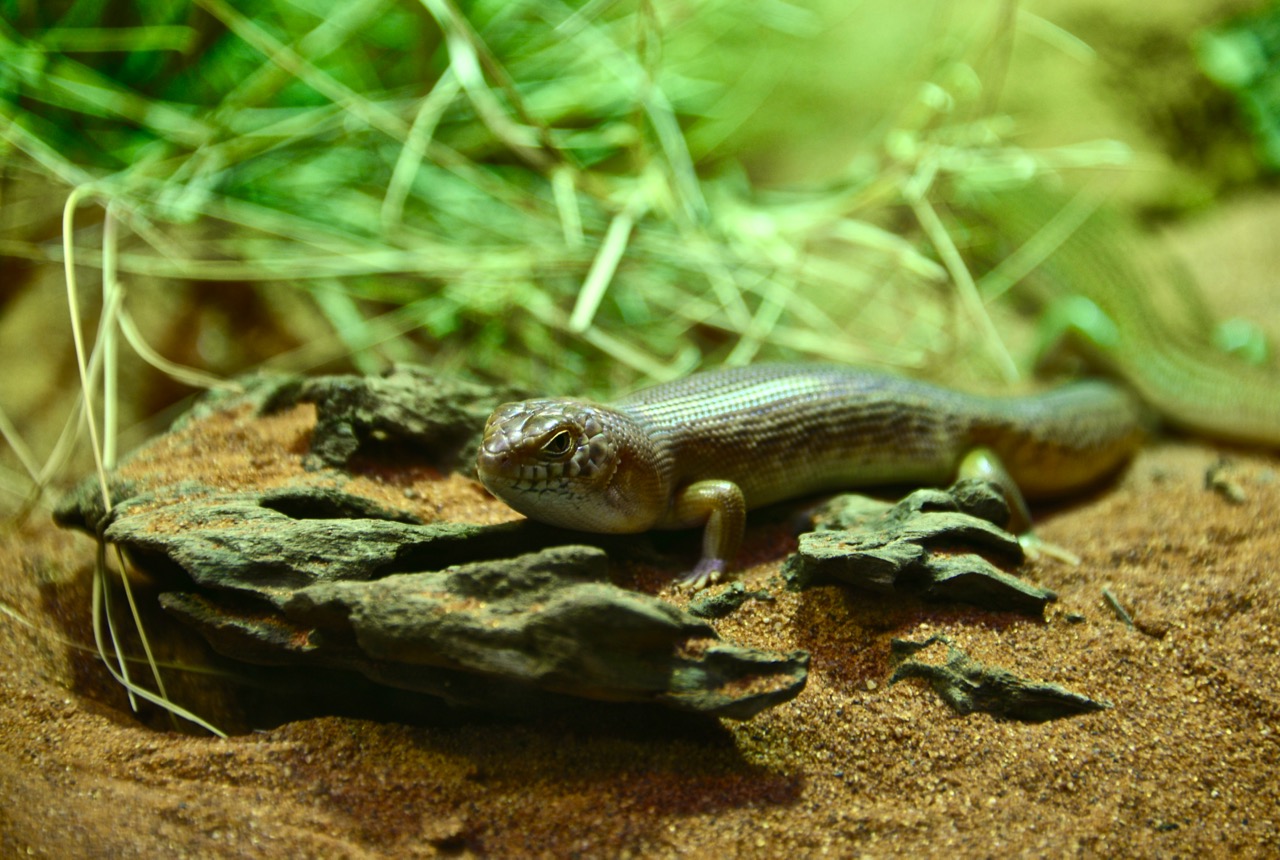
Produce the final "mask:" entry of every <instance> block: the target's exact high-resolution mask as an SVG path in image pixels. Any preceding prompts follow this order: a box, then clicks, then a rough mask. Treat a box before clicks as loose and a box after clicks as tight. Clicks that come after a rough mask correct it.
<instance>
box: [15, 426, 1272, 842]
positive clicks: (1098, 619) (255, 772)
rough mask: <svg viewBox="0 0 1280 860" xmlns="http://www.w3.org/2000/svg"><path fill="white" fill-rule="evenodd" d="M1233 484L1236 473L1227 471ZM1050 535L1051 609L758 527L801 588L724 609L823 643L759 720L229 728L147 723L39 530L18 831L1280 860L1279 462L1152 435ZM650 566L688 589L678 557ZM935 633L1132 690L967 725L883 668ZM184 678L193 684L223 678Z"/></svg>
mask: <svg viewBox="0 0 1280 860" xmlns="http://www.w3.org/2000/svg"><path fill="white" fill-rule="evenodd" d="M288 456H295V455H292V454H290V455H288ZM1224 457H1225V458H1227V459H1226V463H1225V465H1224V464H1223V463H1222V460H1223V458H1224ZM1209 473H1212V474H1215V475H1218V476H1220V477H1221V478H1222V481H1221V483H1223V484H1224V485H1226V486H1230V487H1234V490H1232V489H1225V488H1223V487H1218V488H1210V487H1207V486H1206V474H1209ZM1235 491H1239V495H1240V496H1242V497H1243V498H1242V499H1237V500H1232V498H1230V497H1231V496H1233V495H1236V492H1235ZM440 492H442V493H445V492H467V488H464V487H460V486H459V483H458V482H457V481H456V480H454V481H449V482H441V486H440ZM473 498H474V495H473ZM495 504H496V503H495ZM1040 523H1041V527H1040V528H1041V531H1042V533H1043V536H1044V537H1045V538H1047V539H1048V540H1051V541H1053V542H1056V543H1059V544H1062V545H1064V546H1067V547H1070V548H1071V549H1073V550H1075V551H1076V552H1077V553H1079V554H1080V555H1081V556H1082V558H1083V562H1082V563H1081V564H1080V565H1079V566H1078V567H1069V566H1066V565H1063V564H1061V563H1057V562H1052V561H1042V562H1035V563H1033V564H1032V565H1031V566H1030V567H1028V568H1027V569H1026V571H1025V575H1026V576H1027V577H1028V578H1030V579H1032V580H1034V581H1036V582H1039V583H1041V584H1044V585H1047V586H1049V587H1051V588H1053V589H1055V590H1056V591H1058V592H1059V594H1060V600H1059V601H1058V603H1056V604H1054V605H1053V606H1052V607H1051V608H1050V610H1049V611H1048V612H1047V613H1046V615H1045V618H1044V620H1043V621H1038V620H1034V619H1028V618H1025V617H1021V616H1017V615H1013V614H1004V613H991V612H984V611H981V610H978V609H974V608H961V607H950V606H943V605H936V604H924V603H920V602H917V601H914V600H903V599H897V598H887V597H882V596H868V595H865V594H862V593H859V592H856V591H854V590H852V589H848V588H844V587H837V586H825V587H819V588H813V589H811V590H808V591H806V592H803V593H787V592H782V591H779V590H778V589H777V585H776V582H772V580H773V578H774V577H776V575H777V573H778V568H779V565H780V563H781V560H782V558H783V557H784V555H785V553H786V552H787V551H788V550H789V548H790V547H791V545H792V538H791V537H790V536H789V535H788V534H787V533H786V531H785V530H784V529H783V528H782V527H781V526H780V525H776V524H775V525H770V524H767V523H766V524H764V525H762V526H761V528H759V529H758V530H757V532H756V534H755V535H754V536H753V538H752V539H751V541H750V542H749V545H748V547H747V549H746V557H747V558H748V559H749V560H750V562H751V565H752V566H751V567H750V568H749V569H748V570H747V571H745V573H744V574H743V578H744V580H745V582H746V584H747V586H748V588H749V589H752V588H766V587H768V588H772V589H773V590H774V591H776V592H778V594H777V599H776V600H775V601H773V602H761V601H749V602H747V603H746V604H745V605H744V606H743V607H741V608H740V609H739V610H738V611H737V612H735V613H734V614H732V615H730V616H729V617H728V618H725V619H722V620H720V621H718V622H715V623H716V626H717V628H718V630H719V632H720V633H721V634H722V635H723V636H725V637H727V638H729V639H732V640H735V641H739V642H742V643H744V644H751V645H758V646H761V647H766V648H771V649H776V650H789V649H792V648H805V649H807V650H809V651H810V652H811V653H812V657H813V660H812V670H811V674H810V678H809V683H808V687H807V688H806V689H805V691H804V692H803V693H801V694H800V696H799V697H798V698H797V699H795V700H794V701H792V702H789V703H786V704H784V705H781V706H779V707H777V708H776V709H774V710H772V711H769V712H766V713H764V714H762V715H760V716H758V717H756V718H754V719H752V720H750V721H747V722H741V723H737V722H732V721H715V720H705V719H693V718H690V717H688V716H682V715H676V714H671V715H666V714H660V715H656V716H655V715H654V713H653V712H652V711H648V710H644V711H639V712H637V713H636V714H634V715H628V714H620V713H619V711H618V710H617V709H616V708H614V709H609V710H607V711H599V710H598V709H594V708H593V706H592V705H590V704H584V706H583V709H582V711H581V713H575V714H567V715H564V716H562V717H558V718H554V719H552V718H544V719H542V720H539V721H535V722H528V721H522V720H520V719H517V718H509V719H503V718H477V717H474V716H468V717H465V718H464V717H457V716H445V717H440V716H438V715H435V716H430V717H425V718H424V717H421V716H419V717H414V716H412V715H406V718H405V719H404V720H402V721H396V720H387V721H381V722H372V721H366V720H355V719H347V718H340V717H335V716H330V715H324V714H317V715H315V716H314V717H312V718H307V719H300V720H296V721H293V722H289V723H286V724H284V725H279V726H276V727H274V728H269V729H267V730H264V731H256V732H252V733H248V734H241V735H237V736H233V737H231V738H228V739H217V738H212V737H206V736H193V735H188V734H182V733H178V732H175V731H173V730H172V729H171V728H166V726H167V723H166V722H165V721H164V720H163V719H162V718H160V717H159V716H158V715H157V714H155V713H154V712H152V710H151V709H149V710H148V712H147V713H146V714H145V717H146V718H145V720H140V719H139V718H137V717H135V716H134V715H133V714H132V713H131V712H130V710H129V707H128V703H127V701H126V700H125V697H124V696H123V694H122V693H121V691H120V690H119V688H118V687H116V686H115V685H114V684H113V683H112V682H111V681H110V679H109V678H108V677H107V675H106V672H105V670H104V669H103V667H102V666H101V664H100V663H98V662H97V661H96V659H95V658H94V657H93V656H92V654H91V653H89V652H88V651H85V650H82V649H79V648H76V647H73V643H81V644H88V643H90V642H91V641H92V633H91V629H90V627H89V615H90V612H89V603H88V599H89V598H88V594H89V590H88V581H89V576H90V570H91V564H92V559H93V544H92V542H91V541H89V540H88V539H87V538H85V537H83V536H81V535H78V534H74V533H70V532H66V531H61V530H58V529H56V528H55V527H54V526H52V525H49V524H46V523H45V522H43V521H33V522H31V523H30V524H28V525H27V526H26V527H25V528H22V529H18V528H16V527H11V528H9V529H8V530H6V531H5V532H4V534H3V538H2V539H3V541H4V548H5V551H4V552H3V554H2V555H0V558H3V562H0V599H3V601H4V604H3V606H4V608H5V609H6V610H8V611H9V614H8V617H6V618H4V620H3V621H2V622H0V648H3V653H4V654H5V656H6V659H5V661H4V664H3V669H0V685H2V687H3V690H2V692H0V845H2V846H3V850H4V852H5V853H6V854H17V855H23V854H25V855H29V856H49V857H80V856H104V855H108V854H110V855H112V856H121V857H129V856H146V857H151V856H159V855H162V854H163V855H164V856H174V857H183V856H199V857H208V856H229V857H259V856H261V857H269V856H270V857H275V856H282V855H286V854H287V855H290V856H320V857H366V856H437V855H446V856H468V855H472V854H485V855H491V856H547V857H564V856H584V857H594V856H607V857H625V856H632V857H641V856H644V857H652V856H657V857H661V856H695V857H726V856H744V857H751V856H761V857H764V856H778V855H784V854H792V855H797V856H824V855H826V856H833V857H848V856H859V855H869V856H896V855H919V854H921V853H923V852H930V853H943V852H945V853H947V854H949V855H951V856H959V857H973V856H991V855H996V854H999V855H1006V854H1021V855H1045V854H1048V855H1066V854H1073V855H1074V854H1084V855H1090V856H1092V855H1109V856H1120V855H1131V856H1133V855H1136V856H1188V855H1194V854H1209V855H1217V856H1220V855H1224V854H1226V853H1228V852H1229V853H1231V854H1235V855H1242V856H1268V855H1270V856H1274V855H1277V854H1280V782H1277V779H1276V774H1277V771H1276V765H1277V758H1278V752H1280V653H1278V649H1277V637H1280V576H1277V574H1276V571H1275V564H1276V560H1277V559H1280V459H1278V458H1276V457H1275V456H1271V455H1265V454H1251V453H1248V452H1243V451H1224V450H1222V449H1219V448H1217V447H1214V446H1211V445H1207V444H1202V443H1196V442H1190V441H1179V440H1163V441H1159V442H1157V443H1156V444H1153V445H1152V446H1150V447H1149V448H1147V449H1146V450H1144V451H1143V452H1142V453H1141V454H1140V456H1139V457H1138V458H1137V459H1136V461H1135V462H1134V463H1133V464H1132V466H1131V467H1130V468H1129V470H1128V471H1127V472H1126V473H1125V474H1124V475H1123V476H1122V477H1121V478H1120V479H1119V480H1118V481H1117V482H1116V483H1115V484H1114V485H1112V486H1110V487H1108V488H1106V489H1104V490H1103V491H1101V492H1100V493H1099V494H1098V495H1096V496H1095V497H1094V498H1091V499H1085V500H1077V501H1076V502H1075V503H1073V504H1071V505H1069V506H1066V507H1063V508H1060V509H1058V510H1055V511H1041V512H1040ZM629 572H630V573H631V574H633V579H634V581H635V582H636V583H637V584H638V586H639V587H641V588H644V589H646V590H656V591H657V593H660V594H663V595H664V596H668V597H670V598H671V599H673V600H675V601H677V602H681V601H683V600H684V599H685V598H683V597H682V596H680V595H678V594H677V593H676V592H675V591H674V589H672V588H671V587H670V586H669V585H668V584H666V583H665V582H664V580H663V579H662V575H661V573H660V572H658V571H644V570H636V569H631V570H630V571H629ZM1104 588H1109V589H1110V591H1111V592H1112V593H1113V594H1114V595H1115V597H1116V598H1117V599H1118V601H1119V602H1120V603H1121V604H1122V605H1123V606H1124V607H1125V608H1126V609H1127V610H1128V611H1129V612H1130V613H1131V614H1132V615H1133V618H1134V620H1135V627H1133V628H1130V627H1128V626H1126V625H1125V624H1124V623H1122V622H1121V621H1120V620H1119V619H1118V617H1117V616H1116V615H1115V614H1114V613H1113V612H1112V610H1111V609H1110V608H1109V607H1108V606H1107V604H1106V603H1105V601H1104V599H1103V589H1104ZM937 633H941V634H945V635H947V636H949V637H951V638H952V639H953V640H954V642H955V643H956V644H957V645H958V646H959V647H961V648H963V649H964V650H966V651H967V652H968V653H969V654H970V655H971V656H973V657H974V658H976V659H978V660H981V661H983V662H986V663H990V664H994V665H998V666H1002V667H1004V668H1006V669H1009V670H1011V671H1013V672H1016V673H1018V674H1021V675H1024V676H1026V677H1028V678H1032V679H1037V680H1045V681H1051V682H1054V683H1058V684H1061V685H1063V686H1064V687H1067V688H1068V689H1071V690H1073V691H1076V692H1079V693H1083V694H1085V695H1088V696H1091V697H1094V698H1102V699H1106V700H1108V701H1109V702H1111V703H1112V704H1113V705H1114V707H1112V708H1111V709H1109V710H1106V711H1103V712H1100V713H1096V714H1091V715H1086V716H1077V717H1071V718H1067V719H1061V720H1057V721H1051V722H1046V723H1039V724H1027V723H1021V722H1012V721H1005V720H1000V719H996V718H993V717H992V716H989V715H986V714H974V715H971V716H967V717H961V716H958V715H957V714H955V713H954V712H953V711H951V710H950V709H949V708H948V707H947V706H946V705H945V704H944V703H943V702H942V701H941V700H940V699H939V698H938V696H937V695H936V694H935V693H934V692H933V691H932V690H930V689H929V688H928V687H927V686H925V685H924V684H923V683H922V682H918V681H909V682H904V683H901V684H897V685H894V686H892V687H891V686H888V685H887V683H886V682H887V679H888V675H889V673H890V668H889V663H888V657H889V642H890V640H891V639H893V638H895V637H905V638H915V639H920V638H924V637H925V636H927V635H932V634H937ZM169 674H170V677H172V678H173V679H174V683H175V694H174V695H175V698H178V699H179V700H186V701H191V700H192V699H194V700H200V699H201V697H200V695H199V690H201V689H202V688H204V687H206V686H208V687H209V688H210V689H212V690H215V691H218V690H222V689H223V688H222V687H221V686H219V685H206V684H205V683H204V682H203V679H202V678H201V676H199V675H191V673H183V672H176V673H174V672H170V673H169ZM217 694H218V695H224V694H223V693H221V692H219V693H217ZM236 695H260V693H256V692H255V691H253V690H248V691H245V690H243V689H241V690H240V691H239V692H238V693H236ZM184 697H186V698H185V699H184ZM415 723H416V724H415Z"/></svg>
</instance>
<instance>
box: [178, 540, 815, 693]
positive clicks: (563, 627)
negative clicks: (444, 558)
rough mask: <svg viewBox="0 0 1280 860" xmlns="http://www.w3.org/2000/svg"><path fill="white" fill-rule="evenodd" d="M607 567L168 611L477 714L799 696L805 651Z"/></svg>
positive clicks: (468, 574) (242, 648)
mask: <svg viewBox="0 0 1280 860" xmlns="http://www.w3.org/2000/svg"><path fill="white" fill-rule="evenodd" d="M607 568H608V559H607V557H606V556H605V555H604V553H603V552H602V551H601V550H599V549H596V548H594V547H579V546H565V547H555V548H552V549H547V550H543V551H542V552H539V553H532V554H528V555H525V556H521V557H519V558H515V559H508V560H501V561H485V562H477V563H473V564H467V565H461V566H458V567H454V568H449V569H447V570H443V571H440V572H435V573H408V574H396V575H391V576H385V577H382V578H379V579H375V580H371V581H334V580H330V581H325V582H318V583H316V584H313V585H310V586H306V587H301V588H296V589H292V590H290V591H289V592H288V593H287V595H283V594H282V595H279V596H278V599H276V600H275V601H273V603H274V610H275V611H271V610H270V609H268V608H267V607H265V606H264V605H262V604H260V603H259V604H254V603H245V602H243V601H240V602H238V603H237V602H235V601H233V600H231V601H223V602H221V603H220V602H219V601H218V600H217V599H216V598H214V599H211V598H209V597H208V596H202V595H196V594H170V595H166V597H165V598H164V601H163V605H164V606H165V608H166V609H167V610H169V611H170V612H172V613H174V614H175V615H178V616H179V617H181V618H183V619H185V620H186V621H187V622H188V623H190V624H192V625H193V626H194V627H196V628H197V629H198V630H200V631H201V633H202V634H204V636H205V638H206V639H207V640H208V641H209V643H210V644H211V645H212V646H213V647H214V649H215V650H217V651H219V652H220V653H223V654H224V655H226V656H230V657H234V658H236V659H240V660H247V661H251V662H258V663H267V664H288V663H291V662H301V663H303V664H306V665H312V666H330V667H333V668H341V669H353V670H356V671H359V672H361V673H362V674H364V675H365V676H366V677H368V678H371V679H373V680H376V681H380V682H382V683H390V684H393V685H394V686H399V687H403V688H405V689H411V690H418V691H421V692H429V693H433V694H435V695H439V696H442V697H443V698H446V699H447V700H449V701H451V702H454V703H456V704H464V705H471V706H482V707H484V706H493V705H495V704H498V705H503V706H510V705H511V704H512V703H514V702H521V703H524V704H538V703H539V701H540V700H542V699H544V698H545V696H544V694H545V693H552V694H564V695H568V696H574V697H579V698H584V699H596V700H603V701H631V702H652V703H658V704H664V705H667V706H669V707H673V708H676V709H679V710H688V711H695V712H699V713H705V714H711V715H715V716H726V717H734V718H738V719H744V718H746V717H750V716H753V715H754V714H756V713H758V712H759V711H760V710H763V709H764V708H766V707H769V706H770V705H773V704H777V703H779V702H782V701H786V700H788V699H790V698H793V697H794V696H795V695H797V694H798V693H799V692H800V690H801V689H803V687H804V683H805V679H806V670H807V666H808V656H807V655H806V654H805V653H804V652H795V653H793V654H787V655H781V654H775V653H771V652H766V651H762V650H759V649H753V648H743V647H740V646H736V645H733V644H730V643H726V642H722V641H720V639H719V637H718V636H717V635H716V633H715V631H714V630H712V629H711V628H710V627H708V626H707V625H706V623H705V622H702V621H699V620H697V619H695V618H693V617H692V616H690V615H689V614H688V613H686V612H683V611H681V610H680V609H678V608H676V607H674V606H672V605H671V604H668V603H665V602H663V601H661V600H658V599H657V598H653V597H649V596H647V595H643V594H637V593H634V592H630V591H626V590H624V589H621V588H617V587H615V586H613V585H611V584H609V583H607V582H602V581H599V580H601V579H603V577H604V576H605V574H606V572H607ZM478 678H485V679H488V680H489V681H490V682H491V684H490V685H488V686H486V685H484V684H480V683H478V682H477V679H478ZM490 686H491V687H492V689H490V688H489V687H490Z"/></svg>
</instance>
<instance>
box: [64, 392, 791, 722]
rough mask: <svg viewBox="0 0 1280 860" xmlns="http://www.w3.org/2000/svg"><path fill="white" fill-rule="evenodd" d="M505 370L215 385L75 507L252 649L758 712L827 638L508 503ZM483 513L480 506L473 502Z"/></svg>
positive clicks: (346, 666) (228, 636)
mask: <svg viewBox="0 0 1280 860" xmlns="http://www.w3.org/2000/svg"><path fill="white" fill-rule="evenodd" d="M507 396H509V393H508V392H501V391H494V390H491V389H486V388H484V387H483V386H479V385H476V384H472V383H457V382H453V381H448V380H440V379H437V378H436V377H433V376H431V375H430V374H428V373H427V372H425V371H423V370H420V369H404V368H402V369H398V370H396V371H393V372H392V373H390V374H389V375H388V376H386V377H381V378H372V379H366V378H362V377H322V378H317V379H310V380H298V379H296V378H291V377H259V378H255V379H253V380H250V381H249V383H248V384H247V385H246V386H245V390H244V391H243V392H241V393H239V394H236V395H232V396H227V395H223V396H220V397H217V398H213V399H211V400H208V401H205V402H203V403H201V404H200V405H198V406H197V407H196V409H194V410H193V411H192V412H191V413H190V414H189V415H187V416H185V417H184V418H182V419H180V420H179V422H178V423H177V424H176V425H175V428H174V429H173V431H172V432H171V433H169V434H167V435H166V436H162V437H160V438H158V439H156V440H153V441H152V442H151V443H149V444H148V445H146V446H144V447H143V448H142V449H140V450H139V451H137V452H136V453H135V454H133V455H132V456H131V457H130V458H129V459H128V461H126V462H125V463H123V464H122V465H121V466H120V468H119V469H117V470H116V471H115V472H113V473H112V474H111V475H110V476H109V479H108V486H107V489H108V493H109V494H110V498H111V505H110V506H108V505H107V504H106V503H105V502H104V499H103V496H102V492H101V488H100V487H99V486H98V484H97V482H96V481H86V482H85V483H84V484H83V485H82V486H81V487H80V488H78V489H77V490H76V491H75V492H73V493H72V494H70V495H69V496H68V498H67V499H66V500H64V501H63V503H62V504H61V505H60V506H59V510H58V512H57V519H58V521H59V522H60V523H61V524H63V525H65V526H69V527H75V528H80V529H83V530H85V531H88V532H90V533H94V534H98V535H100V536H101V537H103V538H104V539H106V540H107V541H110V542H112V543H115V544H117V545H119V546H120V547H122V548H123V549H124V550H125V551H126V553H127V555H128V556H129V557H130V559H131V560H132V561H133V562H134V563H135V564H138V565H139V566H141V567H143V568H145V569H146V570H147V571H148V572H150V573H151V574H152V575H153V576H154V577H156V578H157V579H159V580H160V581H161V582H162V583H163V584H164V585H163V588H162V594H161V596H160V598H159V599H160V603H161V605H162V606H163V607H164V608H165V609H166V610H167V611H168V612H169V613H171V614H172V615H174V616H175V617H177V618H179V619H181V620H182V621H184V622H185V623H187V624H189V625H190V626H192V627H193V628H194V629H195V630H197V631H199V632H200V633H201V634H202V635H203V636H204V638H205V639H206V640H207V641H208V642H209V644H210V645H211V646H212V647H213V648H214V650H216V651H218V652H219V653H221V654H223V655H224V656H228V657H231V658H234V659H237V660H241V661H245V662H248V663H258V664H267V665H277V666H279V665H284V666H292V665H296V666H299V667H303V666H305V667H310V668H309V670H308V671H314V670H315V669H316V668H321V669H323V668H332V669H334V670H341V671H344V672H349V671H355V672H358V673H360V674H362V675H364V676H365V677H366V678H369V679H371V680H373V681H376V682H378V683H380V684H385V685H387V686H389V687H395V688H400V689H409V690H414V691H419V692H426V693H430V694H433V695H436V696H439V697H441V698H443V699H445V700H447V701H449V702H451V703H455V704H460V705H466V706H470V707H478V708H484V709H490V710H499V711H503V712H507V713H515V714H517V715H520V714H524V713H530V712H532V711H535V710H538V709H539V708H540V707H541V706H544V705H547V706H559V705H563V704H564V702H565V701H566V700H569V701H572V700H573V699H578V700H582V699H590V700H599V701H610V702H635V703H645V704H650V703H652V704H658V705H663V706H666V707H670V708H673V709H676V710H681V711H691V712H696V713H701V714H708V715H713V716H722V717H731V718H738V719H745V718H748V717H751V716H753V715H755V714H757V713H759V712H760V711H761V710H763V709H765V708H768V707H770V706H772V705H775V704H778V703H780V702H784V701H787V700H789V699H791V698H794V697H795V696H796V695H797V694H798V693H799V692H800V690H802V689H803V688H804V685H805V680H806V678H807V670H808V655H807V654H806V653H805V652H803V651H795V652H791V653H776V652H771V651H765V650H761V649H757V648H746V647H741V646H738V645H734V644H732V643H729V642H725V641H723V640H721V639H720V637H719V636H718V635H717V633H716V631H715V630H714V629H713V628H712V627H711V626H709V625H708V623H707V622H706V621H703V620H700V619H698V618H695V617H694V616H693V615H691V614H689V613H688V612H685V611H684V610H682V609H680V608H678V607H676V606H674V605H672V604H670V603H667V602H666V601H663V600H660V599H659V598H657V597H654V596H650V595H646V594H641V593H637V592H634V591H630V590H627V589H624V588H620V587H618V586H616V585H614V584H612V583H611V582H610V581H609V570H608V557H607V556H606V554H605V553H604V552H603V551H602V550H601V549H599V548H596V547H590V546H573V545H569V546H563V545H561V544H565V543H567V542H568V541H569V540H571V539H572V538H574V537H576V538H577V539H578V540H581V539H582V537H583V536H581V535H571V533H568V532H563V531H560V530H556V529H548V528H545V527H540V526H537V525H534V524H529V523H525V522H492V521H489V522H485V521H484V519H485V518H486V517H487V518H489V519H490V520H491V519H492V517H493V514H492V511H493V509H494V507H495V506H493V505H492V503H491V502H489V501H488V500H487V499H486V498H485V496H484V494H483V491H482V490H480V489H479V488H478V485H476V484H475V483H474V482H473V481H471V480H469V479H468V478H467V477H465V475H462V474H459V473H460V472H463V471H465V470H466V468H467V467H468V466H469V464H470V462H472V461H473V459H474V451H475V445H476V441H477V439H478V434H479V432H480V430H481V428H482V427H483V423H484V419H485V418H486V417H487V416H488V414H489V413H490V412H491V411H492V409H493V408H494V407H495V406H496V405H497V404H498V403H499V402H500V401H501V400H503V399H505V398H506V397H507ZM472 516H474V519H475V521H468V519H470V518H471V517H472Z"/></svg>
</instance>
